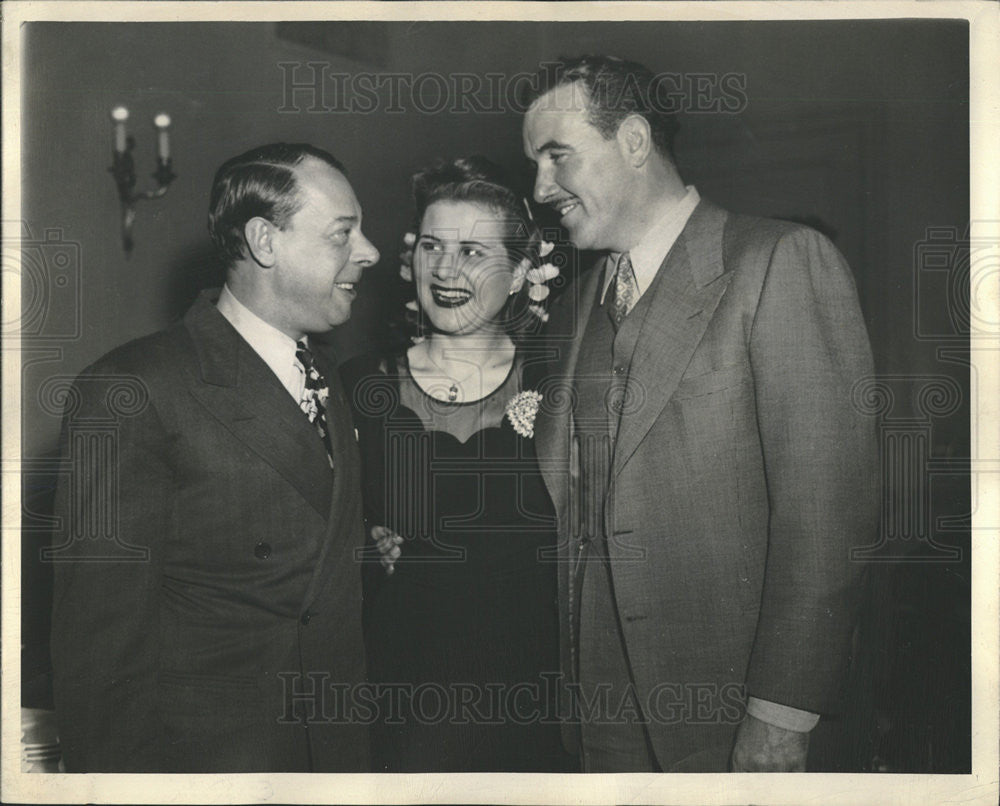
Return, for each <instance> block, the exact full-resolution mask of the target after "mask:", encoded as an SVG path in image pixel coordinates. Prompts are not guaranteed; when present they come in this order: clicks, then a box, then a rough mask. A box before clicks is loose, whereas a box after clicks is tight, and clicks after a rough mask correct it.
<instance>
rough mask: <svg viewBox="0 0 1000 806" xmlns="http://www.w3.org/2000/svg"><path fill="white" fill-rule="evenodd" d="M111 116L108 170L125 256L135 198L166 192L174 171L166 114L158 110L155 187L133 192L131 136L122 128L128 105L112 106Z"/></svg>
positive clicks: (156, 120)
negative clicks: (117, 205) (115, 191)
mask: <svg viewBox="0 0 1000 806" xmlns="http://www.w3.org/2000/svg"><path fill="white" fill-rule="evenodd" d="M111 120H112V132H113V138H114V151H113V152H112V163H111V167H110V168H108V170H109V171H110V172H111V175H112V176H114V178H115V183H116V184H117V185H118V199H119V201H120V202H121V210H122V246H123V247H124V249H125V255H126V256H128V255H129V254H131V252H132V247H133V245H134V243H133V241H132V225H133V224H134V223H135V205H136V202H140V201H144V200H147V199H158V198H160V197H161V196H163V195H164V194H165V193H166V192H167V186H168V185H169V184H170V183H171V182H173V181H174V179H175V178H176V174H174V172H173V171H172V170H171V168H170V164H171V160H170V116H169V115H167V114H166V113H165V112H161V113H160V114H158V115H157V116H156V117H155V118H153V126H155V127H156V171H155V172H154V173H153V178H154V179H155V180H156V184H157V188H156V190H148V191H145V192H141V193H136V192H135V163H134V162H133V161H132V149H133V148H134V147H135V139H134V138H133V137H131V136H130V135H128V134H127V133H126V131H125V123H126V121H127V120H128V109H126V108H125V107H124V106H116V107H115V108H114V109H112V110H111Z"/></svg>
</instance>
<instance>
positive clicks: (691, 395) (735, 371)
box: [672, 364, 750, 400]
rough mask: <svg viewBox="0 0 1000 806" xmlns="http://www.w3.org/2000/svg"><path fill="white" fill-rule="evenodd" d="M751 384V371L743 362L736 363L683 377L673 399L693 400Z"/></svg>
mask: <svg viewBox="0 0 1000 806" xmlns="http://www.w3.org/2000/svg"><path fill="white" fill-rule="evenodd" d="M749 385H750V372H749V370H748V369H747V367H745V366H743V365H742V364H735V365H732V366H728V367H722V368H721V369H717V370H714V371H712V372H706V373H703V374H701V375H695V376H694V377H691V378H688V377H684V378H681V382H680V383H679V384H677V388H676V389H675V390H674V394H673V398H672V399H673V400H693V399H695V398H707V397H709V396H711V395H719V394H722V393H725V392H727V391H731V390H732V391H736V390H740V389H742V388H743V387H745V386H749Z"/></svg>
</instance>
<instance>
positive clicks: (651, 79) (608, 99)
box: [522, 55, 679, 162]
mask: <svg viewBox="0 0 1000 806" xmlns="http://www.w3.org/2000/svg"><path fill="white" fill-rule="evenodd" d="M577 82H579V83H580V84H582V85H583V86H584V87H585V88H586V90H587V98H588V104H589V116H588V117H589V120H590V124H591V125H592V126H593V127H594V128H595V129H597V130H598V131H599V132H600V133H601V136H602V137H604V139H605V140H610V139H611V138H612V137H614V136H615V133H616V132H617V131H618V127H619V126H620V125H621V122H622V121H623V120H625V118H626V117H628V116H629V115H641V116H642V117H643V118H645V119H646V122H647V123H649V128H650V131H651V137H652V141H653V145H654V146H655V147H656V150H657V151H658V152H659V153H660V155H661V156H663V157H666V158H667V159H668V160H670V161H671V162H674V161H675V160H674V137H675V136H676V135H677V129H678V127H679V124H678V121H677V115H676V114H675V113H674V111H673V110H672V109H671V108H670V107H669V105H666V104H664V103H662V102H661V101H660V99H659V98H658V97H657V92H658V90H659V82H658V81H657V78H656V76H654V75H653V73H652V71H650V69H649V68H648V67H646V66H644V65H642V64H639V63H638V62H632V61H628V60H626V59H619V58H617V57H615V56H596V55H595V56H577V57H575V58H572V59H567V58H560V59H559V61H558V62H546V63H544V64H543V65H542V66H541V67H540V68H539V70H538V73H537V74H536V75H535V80H534V81H532V82H531V83H530V84H528V85H526V90H527V94H526V96H525V97H524V98H523V99H522V100H523V102H524V103H525V107H526V108H527V106H529V105H530V104H532V103H534V102H535V101H537V100H538V99H539V98H541V97H542V96H543V95H545V94H546V93H547V92H550V91H551V90H554V89H555V88H556V87H561V86H563V85H564V84H575V83H577Z"/></svg>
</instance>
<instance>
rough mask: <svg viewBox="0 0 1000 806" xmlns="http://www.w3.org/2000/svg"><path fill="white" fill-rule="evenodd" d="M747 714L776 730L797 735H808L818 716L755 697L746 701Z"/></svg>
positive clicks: (817, 720)
mask: <svg viewBox="0 0 1000 806" xmlns="http://www.w3.org/2000/svg"><path fill="white" fill-rule="evenodd" d="M747 713H748V714H749V715H750V716H752V717H756V718H757V719H759V720H760V721H761V722H767V723H768V724H769V725H774V726H775V727H776V728H784V729H785V730H794V731H797V732H799V733H808V732H809V731H811V730H812V729H813V728H815V727H816V724H817V723H818V722H819V714H814V713H812V711H803V710H801V709H799V708H792V706H790V705H782V704H781V703H777V702H771V701H770V700H759V699H757V698H756V697H749V698H748V699H747Z"/></svg>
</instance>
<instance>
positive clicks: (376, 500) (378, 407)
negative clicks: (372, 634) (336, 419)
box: [340, 354, 399, 634]
mask: <svg viewBox="0 0 1000 806" xmlns="http://www.w3.org/2000/svg"><path fill="white" fill-rule="evenodd" d="M384 366H385V360H384V359H383V358H382V357H381V356H379V355H376V354H366V355H361V356H358V357H356V358H353V359H351V360H349V361H346V362H344V363H343V364H341V366H340V377H341V380H342V382H343V384H344V389H345V390H346V392H347V397H348V400H349V401H350V404H351V416H352V417H353V418H354V428H355V429H357V434H358V447H359V448H360V453H361V491H362V498H363V502H364V518H365V550H364V554H363V559H362V566H361V577H362V590H363V595H364V623H365V627H366V630H365V631H366V634H367V632H368V631H367V624H368V618H369V614H370V612H371V605H372V602H373V601H374V600H375V598H376V597H377V596H378V594H379V591H380V589H381V587H382V584H383V583H384V582H385V579H386V573H385V569H384V568H383V567H382V565H381V563H380V562H379V560H380V555H379V551H378V548H377V547H376V546H375V541H374V540H372V537H371V530H372V527H373V526H384V525H385V519H386V518H385V503H384V502H385V483H384V482H385V425H386V418H387V417H388V414H389V412H391V411H392V410H393V409H394V408H395V405H396V404H397V403H398V398H399V392H398V384H396V383H395V380H394V379H393V378H392V377H391V376H389V375H387V374H386V372H385V371H384Z"/></svg>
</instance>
